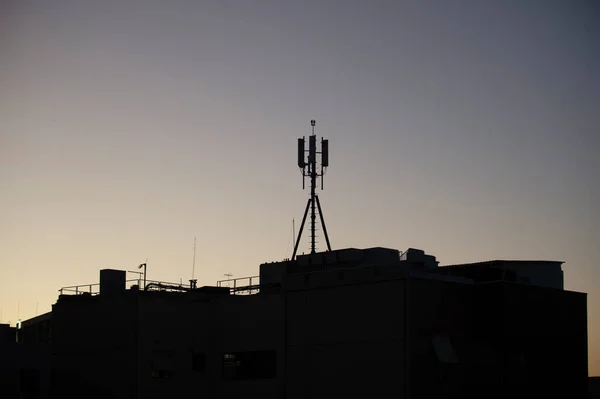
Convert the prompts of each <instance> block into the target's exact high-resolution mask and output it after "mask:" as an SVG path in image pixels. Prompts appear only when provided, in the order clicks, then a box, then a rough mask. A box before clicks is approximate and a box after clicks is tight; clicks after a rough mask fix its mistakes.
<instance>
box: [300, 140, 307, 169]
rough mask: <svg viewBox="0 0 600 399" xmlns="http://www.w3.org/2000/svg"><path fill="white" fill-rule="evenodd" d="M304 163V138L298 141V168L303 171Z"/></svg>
mask: <svg viewBox="0 0 600 399" xmlns="http://www.w3.org/2000/svg"><path fill="white" fill-rule="evenodd" d="M305 166H306V162H304V137H302V138H301V139H298V167H299V168H302V169H304V167H305Z"/></svg>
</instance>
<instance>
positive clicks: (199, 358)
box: [192, 353, 206, 373]
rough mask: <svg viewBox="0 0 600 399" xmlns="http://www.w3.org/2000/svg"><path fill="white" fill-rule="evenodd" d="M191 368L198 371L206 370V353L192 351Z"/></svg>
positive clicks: (203, 371)
mask: <svg viewBox="0 0 600 399" xmlns="http://www.w3.org/2000/svg"><path fill="white" fill-rule="evenodd" d="M192 370H194V371H197V372H199V373H205V372H206V354H205V353H192Z"/></svg>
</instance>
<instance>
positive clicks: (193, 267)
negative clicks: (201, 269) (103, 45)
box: [192, 237, 196, 280]
mask: <svg viewBox="0 0 600 399" xmlns="http://www.w3.org/2000/svg"><path fill="white" fill-rule="evenodd" d="M195 272H196V237H194V260H193V261H192V280H193V279H194V273H195Z"/></svg>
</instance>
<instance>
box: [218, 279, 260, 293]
mask: <svg viewBox="0 0 600 399" xmlns="http://www.w3.org/2000/svg"><path fill="white" fill-rule="evenodd" d="M217 287H227V288H229V292H231V293H232V294H233V295H252V294H258V292H259V291H260V276H251V277H239V278H230V279H228V280H219V281H217Z"/></svg>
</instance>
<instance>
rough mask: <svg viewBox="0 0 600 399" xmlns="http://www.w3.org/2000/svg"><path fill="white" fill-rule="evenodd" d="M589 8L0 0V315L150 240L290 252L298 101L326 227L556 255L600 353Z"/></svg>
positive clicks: (596, 120) (595, 35)
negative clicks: (326, 149)
mask: <svg viewBox="0 0 600 399" xmlns="http://www.w3.org/2000/svg"><path fill="white" fill-rule="evenodd" d="M599 20H600V8H599V6H598V3H597V2H594V1H592V0H589V1H585V0H580V1H568V0H564V1H549V0H548V1H546V0H543V1H534V0H530V1H506V0H502V1H501V0H498V1H491V0H472V1H457V0H453V1H445V0H440V1H427V0H414V1H400V0H396V1H350V0H346V1H338V2H335V1H307V0H303V1H295V2H292V1H281V0H279V1H249V0H248V1H243V0H240V1H227V0H218V1H217V0H215V1H197V0H181V1H175V0H171V1H155V0H139V1H133V0H131V1H126V0H118V1H117V0H111V1H81V0H70V1H69V0H54V1H42V0H39V1H27V0H20V1H16V0H15V1H9V0H4V1H2V2H1V5H0V135H1V136H0V187H1V195H0V307H1V309H2V312H1V313H2V314H1V316H0V318H1V319H2V321H3V322H7V321H11V323H13V324H14V322H15V321H16V320H17V318H18V317H20V318H21V319H26V318H29V317H32V316H34V315H35V314H36V312H37V313H42V312H46V311H48V310H50V307H51V305H52V304H53V303H54V302H55V301H56V299H57V290H58V289H59V288H60V287H62V286H67V285H75V284H85V283H95V282H97V281H98V271H99V269H102V268H117V269H128V270H134V269H135V267H136V266H137V265H138V264H139V263H141V262H144V261H145V259H146V258H148V277H149V278H151V279H160V280H166V281H174V282H178V281H179V280H180V279H183V281H186V280H188V279H189V278H190V276H191V273H192V258H193V249H192V248H193V242H194V237H195V236H196V237H197V255H196V277H197V278H198V279H199V283H198V284H199V285H203V284H215V282H216V281H217V280H219V279H222V278H223V275H224V274H225V273H229V272H231V273H233V274H234V276H235V277H242V276H251V275H256V274H258V266H259V264H260V263H262V262H265V261H274V260H280V259H282V258H285V257H290V256H291V251H292V218H295V219H296V226H298V225H299V220H300V219H301V217H302V212H303V210H304V206H305V203H306V200H307V197H308V194H309V192H308V190H305V191H303V190H302V183H301V177H300V173H299V171H298V168H297V166H296V138H297V137H301V136H303V135H309V134H310V124H309V121H310V119H313V118H314V119H316V120H317V134H319V135H323V136H325V137H326V138H328V139H329V140H330V153H331V155H330V163H331V166H330V168H329V170H328V173H327V175H326V178H325V190H324V192H323V193H322V194H321V203H322V205H323V211H324V215H325V219H326V222H327V227H328V231H329V234H330V238H331V242H332V246H333V247H335V248H345V247H358V248H364V247H370V246H385V247H392V248H397V249H401V250H405V249H406V248H408V247H416V248H422V249H424V250H425V251H426V252H428V253H431V254H433V255H436V256H437V258H438V260H439V261H440V262H441V264H452V263H460V262H469V261H480V260H490V259H548V260H562V261H565V262H566V263H565V264H564V266H563V268H564V271H565V284H566V288H567V289H569V290H575V291H583V292H587V293H588V294H589V295H588V311H589V342H590V374H591V375H598V374H600V339H599V338H600V286H599V284H598V283H599V282H600V271H599V264H598V259H600V209H599V204H600V187H599V184H598V183H599V182H600V177H599V176H600V160H599V156H598V153H599V152H600V137H599V134H598V126H600V78H599V76H600V75H599V71H600V24H598V21H599ZM306 238H307V239H306V240H304V241H303V243H302V248H301V249H300V250H301V251H307V250H308V248H309V246H308V245H309V244H308V235H306ZM320 241H321V243H320V248H321V249H323V248H324V240H323V239H322V238H321V240H320ZM132 277H133V275H132Z"/></svg>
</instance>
